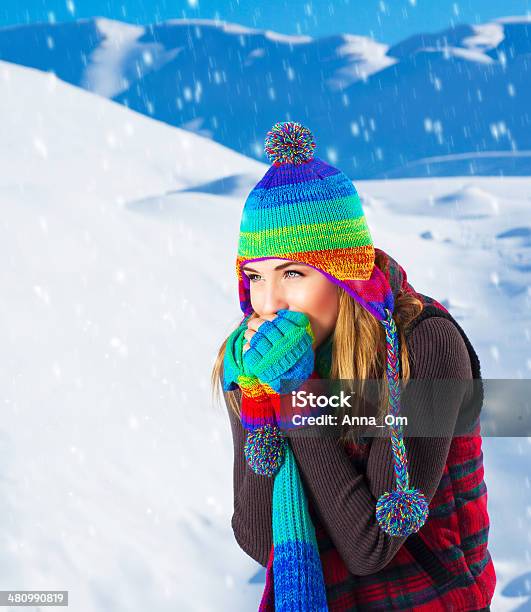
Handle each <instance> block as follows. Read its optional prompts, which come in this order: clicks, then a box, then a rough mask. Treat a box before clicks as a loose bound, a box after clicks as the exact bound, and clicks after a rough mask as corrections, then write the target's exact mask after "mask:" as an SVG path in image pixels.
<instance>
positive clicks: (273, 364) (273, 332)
mask: <svg viewBox="0 0 531 612" xmlns="http://www.w3.org/2000/svg"><path fill="white" fill-rule="evenodd" d="M246 334H247V336H246V340H247V342H248V344H249V347H248V348H247V350H246V351H243V358H242V359H243V365H244V369H245V371H246V372H247V373H248V374H250V375H254V376H256V377H257V378H258V379H259V380H260V381H261V382H262V383H265V384H266V385H269V386H270V387H271V388H272V389H273V390H274V391H276V392H277V393H279V392H280V391H281V381H282V380H284V381H286V383H285V384H284V385H282V392H283V393H287V392H289V391H291V390H293V389H296V388H298V387H299V386H300V383H301V381H303V380H306V379H307V378H308V377H309V376H310V375H311V374H312V372H313V368H314V361H315V356H314V353H313V348H312V344H313V340H314V334H313V332H312V329H311V325H310V321H309V319H308V317H307V315H306V314H305V313H303V312H298V311H293V310H285V309H282V310H279V311H278V312H277V314H276V316H265V317H263V318H262V317H256V318H255V319H251V320H249V321H248V332H246ZM288 380H292V381H293V385H294V386H293V385H292V386H291V387H290V388H289V389H287V388H286V385H287V386H290V385H289V383H288V382H287V381H288Z"/></svg>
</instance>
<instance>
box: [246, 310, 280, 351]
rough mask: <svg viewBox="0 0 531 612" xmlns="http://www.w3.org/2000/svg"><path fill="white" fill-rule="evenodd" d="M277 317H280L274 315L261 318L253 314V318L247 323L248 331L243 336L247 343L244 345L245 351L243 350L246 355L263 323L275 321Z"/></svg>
mask: <svg viewBox="0 0 531 612" xmlns="http://www.w3.org/2000/svg"><path fill="white" fill-rule="evenodd" d="M277 316H278V315H276V314H273V315H264V316H263V317H259V316H258V315H257V314H256V313H253V314H252V315H251V318H250V319H249V320H248V321H247V331H246V332H245V333H244V334H243V335H244V338H245V339H246V341H247V342H246V343H245V344H244V345H243V350H242V352H243V353H245V352H246V351H248V350H249V349H250V348H251V344H250V342H251V338H252V337H253V336H254V334H255V333H256V332H257V331H258V329H259V328H260V325H262V323H265V322H266V321H273V320H274V319H276V318H277Z"/></svg>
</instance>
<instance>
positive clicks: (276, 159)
mask: <svg viewBox="0 0 531 612" xmlns="http://www.w3.org/2000/svg"><path fill="white" fill-rule="evenodd" d="M314 149H315V141H314V139H313V134H312V133H311V132H310V130H309V129H308V128H307V127H304V126H303V125H302V124H301V123H298V122H297V121H283V122H279V123H275V125H274V126H273V127H272V128H271V130H270V131H269V132H268V133H267V136H266V139H265V144H264V151H265V152H266V153H267V155H268V157H269V160H270V161H271V162H272V163H274V164H275V165H279V164H286V163H289V164H294V165H295V166H296V165H299V164H304V163H305V162H308V161H310V160H311V159H313V150H314Z"/></svg>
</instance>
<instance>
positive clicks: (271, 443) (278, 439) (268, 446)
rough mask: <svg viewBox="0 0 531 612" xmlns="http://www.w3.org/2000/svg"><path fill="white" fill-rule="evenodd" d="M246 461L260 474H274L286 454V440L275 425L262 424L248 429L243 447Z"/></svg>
mask: <svg viewBox="0 0 531 612" xmlns="http://www.w3.org/2000/svg"><path fill="white" fill-rule="evenodd" d="M243 452H244V455H245V458H246V459H247V463H248V464H249V466H250V467H251V469H252V470H253V472H256V474H259V475H260V476H270V477H271V476H274V475H275V474H276V473H277V472H278V470H279V469H280V466H281V465H282V462H283V461H284V457H285V454H286V441H285V439H284V435H283V434H282V432H281V430H280V429H279V428H278V427H276V426H275V425H263V426H262V427H258V428H257V429H255V430H253V431H250V432H249V434H248V435H247V440H246V442H245V446H244V449H243Z"/></svg>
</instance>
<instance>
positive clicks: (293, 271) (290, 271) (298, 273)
mask: <svg viewBox="0 0 531 612" xmlns="http://www.w3.org/2000/svg"><path fill="white" fill-rule="evenodd" d="M287 274H296V276H291V277H289V278H297V276H304V274H303V273H302V272H299V271H298V270H286V275H287Z"/></svg>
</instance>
